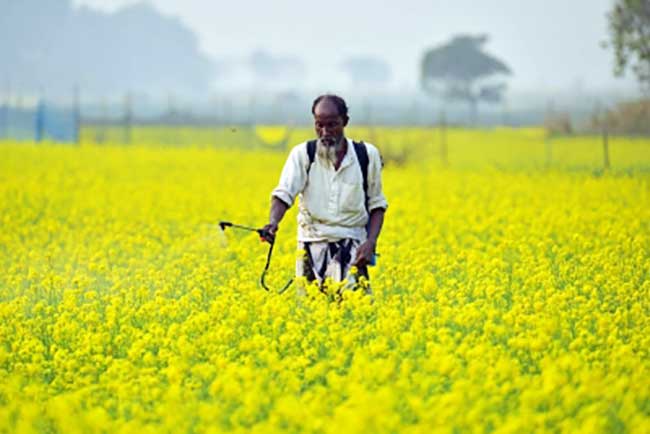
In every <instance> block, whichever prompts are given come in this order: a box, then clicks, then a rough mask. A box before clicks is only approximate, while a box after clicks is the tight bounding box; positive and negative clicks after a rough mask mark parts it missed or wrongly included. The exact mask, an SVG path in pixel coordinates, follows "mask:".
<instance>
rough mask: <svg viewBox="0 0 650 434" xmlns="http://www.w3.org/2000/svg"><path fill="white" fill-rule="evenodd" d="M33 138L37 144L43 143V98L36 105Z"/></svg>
mask: <svg viewBox="0 0 650 434" xmlns="http://www.w3.org/2000/svg"><path fill="white" fill-rule="evenodd" d="M34 129H35V131H34V138H35V140H36V142H37V143H40V142H42V141H43V135H44V132H45V131H44V130H45V101H44V100H43V97H40V98H39V99H38V104H37V105H36V117H35V119H34Z"/></svg>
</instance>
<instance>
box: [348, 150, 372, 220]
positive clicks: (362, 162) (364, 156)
mask: <svg viewBox="0 0 650 434" xmlns="http://www.w3.org/2000/svg"><path fill="white" fill-rule="evenodd" d="M352 144H354V151H355V152H356V154H357V160H359V166H361V175H363V192H364V194H365V195H366V210H367V211H369V210H368V164H370V158H368V149H367V148H366V144H365V143H363V142H352Z"/></svg>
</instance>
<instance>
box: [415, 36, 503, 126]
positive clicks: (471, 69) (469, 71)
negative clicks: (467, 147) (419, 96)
mask: <svg viewBox="0 0 650 434" xmlns="http://www.w3.org/2000/svg"><path fill="white" fill-rule="evenodd" d="M487 41H488V37H487V35H479V36H470V35H459V36H456V37H454V38H453V39H452V40H451V41H450V42H448V43H446V44H443V45H440V46H438V47H435V48H432V49H430V50H428V51H427V52H426V53H425V55H424V58H423V59H422V64H421V76H420V80H421V85H422V88H423V89H424V90H425V91H426V92H428V93H429V94H431V95H434V96H442V98H443V99H444V100H445V101H450V100H456V101H463V102H467V103H468V104H469V108H470V114H471V118H472V123H475V122H476V118H477V112H478V103H479V101H484V102H488V103H496V102H499V101H501V100H502V98H503V93H504V91H505V89H506V84H505V83H504V82H503V81H498V78H499V77H500V76H502V75H510V74H512V72H511V70H510V68H509V67H508V66H507V65H506V64H505V63H503V62H502V61H501V60H499V59H497V58H495V57H493V56H491V55H489V54H486V53H485V52H484V51H483V45H485V43H486V42H487ZM495 79H496V80H495Z"/></svg>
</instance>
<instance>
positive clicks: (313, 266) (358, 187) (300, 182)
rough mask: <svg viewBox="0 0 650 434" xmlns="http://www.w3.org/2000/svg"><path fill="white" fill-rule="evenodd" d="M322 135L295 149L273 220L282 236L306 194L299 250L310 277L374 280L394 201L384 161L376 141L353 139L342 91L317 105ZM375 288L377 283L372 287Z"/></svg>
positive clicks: (301, 270) (275, 196)
mask: <svg viewBox="0 0 650 434" xmlns="http://www.w3.org/2000/svg"><path fill="white" fill-rule="evenodd" d="M311 111H312V114H313V115H314V127H315V130H316V137H317V139H316V140H312V141H308V142H304V143H301V144H300V145H298V146H296V147H294V148H293V149H292V150H291V153H290V154H289V158H288V159H287V162H286V163H285V165H284V168H283V169H282V174H281V176H280V182H279V183H278V186H277V187H276V188H275V189H274V190H273V192H272V193H271V212H270V216H269V224H267V225H266V226H265V227H264V229H266V230H267V231H268V233H269V234H270V237H271V238H274V237H275V234H276V232H277V230H278V226H279V224H280V222H281V221H282V218H283V217H284V214H285V212H286V211H287V209H289V207H291V205H293V203H294V201H295V199H296V197H297V196H300V201H299V208H298V248H299V249H301V250H304V251H305V256H304V259H300V260H298V261H297V263H296V275H297V276H304V277H305V278H306V279H307V281H309V282H312V281H314V280H317V281H318V282H319V283H320V284H321V285H322V283H323V282H324V281H325V279H326V278H328V277H329V278H331V279H333V280H334V281H341V280H343V279H347V280H348V282H351V283H354V282H356V281H357V278H356V277H357V276H355V274H354V273H351V271H352V270H354V269H353V268H352V266H354V267H355V268H356V270H357V275H358V276H364V277H366V278H368V268H367V267H368V265H369V264H371V263H372V261H373V260H374V252H375V247H376V245H377V239H378V237H379V232H380V231H381V227H382V224H383V222H384V213H385V211H386V208H387V206H388V204H387V202H386V198H385V197H384V194H383V192H382V186H381V168H382V162H381V157H380V155H379V151H378V150H377V148H375V147H374V146H373V145H371V144H369V143H363V142H358V143H357V142H353V141H352V140H351V139H348V138H346V137H345V134H344V129H345V127H346V126H347V124H348V119H349V118H348V107H347V105H346V103H345V101H344V100H343V99H342V98H341V97H339V96H336V95H321V96H319V97H318V98H316V100H314V103H313V105H312V109H311ZM367 291H368V292H369V287H368V290H367Z"/></svg>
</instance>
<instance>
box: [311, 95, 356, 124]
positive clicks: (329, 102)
mask: <svg viewBox="0 0 650 434" xmlns="http://www.w3.org/2000/svg"><path fill="white" fill-rule="evenodd" d="M319 106H322V107H319ZM319 108H322V109H323V110H322V111H325V110H326V111H327V112H328V114H330V113H331V112H332V109H335V110H336V113H337V114H338V115H339V116H341V119H342V120H343V126H346V125H347V124H348V121H349V120H350V118H349V117H348V105H347V104H346V103H345V100H344V99H343V98H341V97H340V96H338V95H333V94H329V93H327V94H324V95H320V96H319V97H317V98H316V99H315V100H314V102H313V104H312V105H311V114H312V115H314V117H316V111H317V109H319ZM318 111H321V110H318Z"/></svg>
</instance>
